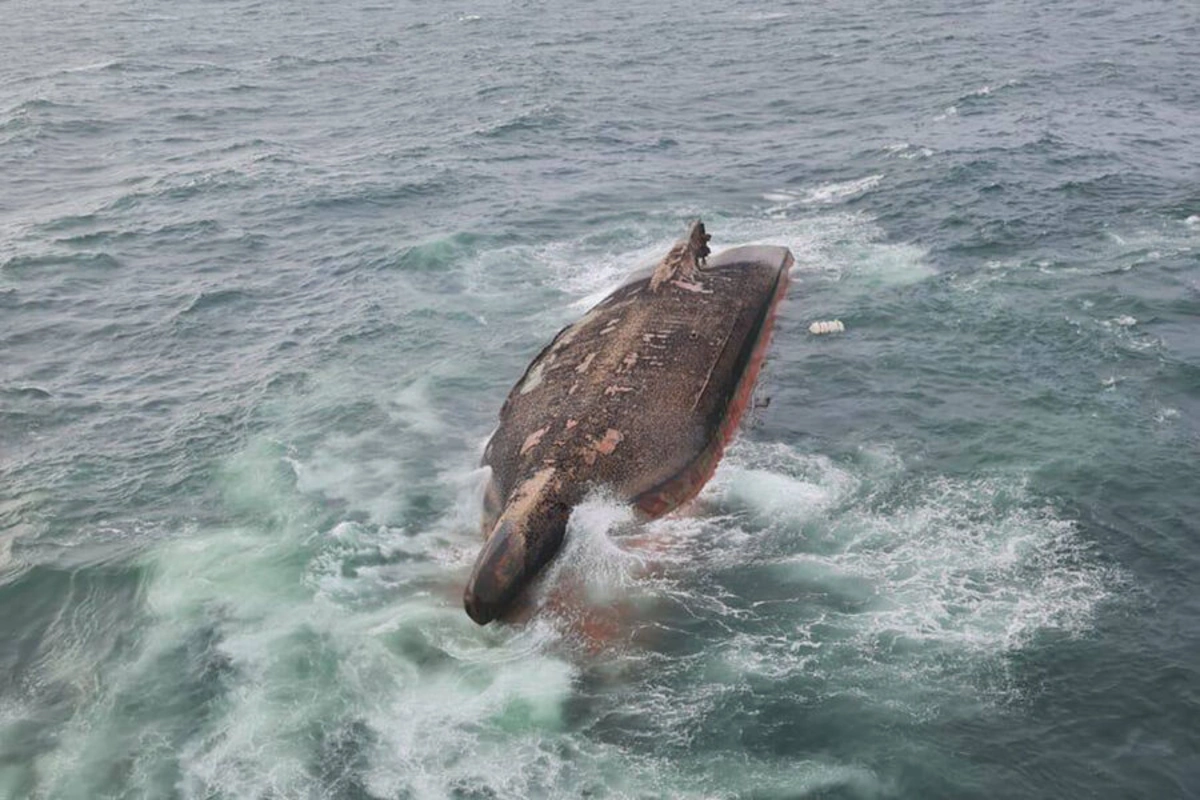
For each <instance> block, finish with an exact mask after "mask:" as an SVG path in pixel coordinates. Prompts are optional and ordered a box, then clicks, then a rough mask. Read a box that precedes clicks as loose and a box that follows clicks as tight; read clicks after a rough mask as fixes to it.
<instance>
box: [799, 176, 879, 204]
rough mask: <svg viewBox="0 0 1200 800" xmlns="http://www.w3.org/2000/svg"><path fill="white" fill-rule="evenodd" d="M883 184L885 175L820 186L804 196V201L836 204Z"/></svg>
mask: <svg viewBox="0 0 1200 800" xmlns="http://www.w3.org/2000/svg"><path fill="white" fill-rule="evenodd" d="M882 182H883V175H868V176H866V177H865V178H859V179H857V180H852V181H842V182H835V183H823V184H821V185H820V186H817V187H815V188H813V189H810V190H809V191H808V192H807V193H806V194H805V195H804V198H803V200H804V202H805V203H810V204H816V203H836V202H838V201H840V200H847V199H849V198H851V197H857V196H858V195H861V194H865V193H866V192H869V191H871V190H872V189H874V188H875V187H876V186H878V185H879V184H880V183H882Z"/></svg>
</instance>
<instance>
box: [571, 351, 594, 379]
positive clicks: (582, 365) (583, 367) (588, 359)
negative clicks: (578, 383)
mask: <svg viewBox="0 0 1200 800" xmlns="http://www.w3.org/2000/svg"><path fill="white" fill-rule="evenodd" d="M595 357H596V354H595V353H588V354H587V355H586V356H584V358H583V361H580V362H579V366H578V367H576V368H575V371H576V372H578V373H579V374H580V375H582V374H583V373H585V372H587V371H588V367H590V366H591V365H592V359H594V358H595Z"/></svg>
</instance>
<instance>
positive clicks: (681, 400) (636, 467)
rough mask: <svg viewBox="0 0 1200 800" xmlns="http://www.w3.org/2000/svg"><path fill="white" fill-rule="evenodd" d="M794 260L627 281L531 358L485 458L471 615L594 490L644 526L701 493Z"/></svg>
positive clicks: (530, 568)
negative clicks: (624, 503)
mask: <svg viewBox="0 0 1200 800" xmlns="http://www.w3.org/2000/svg"><path fill="white" fill-rule="evenodd" d="M792 263H793V260H792V255H791V253H790V252H789V251H788V250H787V249H786V248H782V247H740V248H734V249H731V250H727V251H725V252H723V253H721V254H719V255H717V256H715V257H713V258H712V259H711V260H710V261H709V263H708V265H707V267H706V268H704V269H701V270H700V271H699V272H698V273H695V274H694V275H693V276H692V277H691V278H690V279H688V280H673V281H670V282H669V283H666V284H664V285H661V286H659V287H658V288H657V290H656V291H652V290H651V288H650V279H651V272H650V271H649V270H644V271H642V272H640V273H635V274H634V275H633V276H631V277H630V279H629V280H628V281H626V283H625V284H623V285H622V286H621V287H619V288H618V289H616V290H615V291H614V292H613V293H612V294H610V295H609V296H608V297H607V298H605V299H604V300H603V301H601V302H600V303H599V304H598V305H596V306H595V307H594V308H593V309H592V310H591V311H589V312H588V313H587V314H586V315H585V316H584V317H583V318H582V319H581V320H579V321H578V322H576V323H574V324H572V325H569V326H567V327H566V328H563V329H562V330H561V331H559V333H558V335H557V336H556V337H555V338H554V340H553V341H552V342H550V344H549V345H547V346H546V347H545V348H544V349H543V350H542V352H541V353H539V354H538V356H537V357H536V358H535V359H534V360H533V362H532V363H531V364H530V365H529V367H528V369H526V371H525V374H524V375H523V376H522V377H521V380H519V381H518V382H517V385H516V386H515V387H514V388H513V390H512V392H511V393H510V394H509V396H508V399H507V400H506V401H505V403H504V407H503V408H502V409H501V412H500V425H499V427H498V428H497V429H496V432H495V433H494V434H493V435H492V438H491V440H490V441H489V442H488V445H487V448H486V450H485V452H484V457H483V463H484V464H486V465H487V466H490V467H491V469H492V478H491V482H490V484H489V486H488V489H487V492H486V497H485V501H484V515H483V527H484V532H485V534H486V535H488V540H487V542H486V544H485V545H484V549H483V551H482V552H481V553H480V556H479V559H478V561H477V562H476V565H475V570H474V573H473V574H472V576H471V580H470V582H469V583H468V585H467V589H466V593H465V597H464V601H465V604H466V608H467V612H468V614H470V615H471V617H472V619H474V620H475V621H476V622H479V623H480V624H485V623H487V622H489V621H491V620H492V619H494V618H496V617H498V616H501V615H503V614H505V613H506V612H507V611H508V610H509V608H510V606H511V605H512V604H513V602H514V601H515V600H516V598H517V597H518V596H519V595H520V593H521V592H522V591H523V590H524V589H525V588H527V586H528V584H529V583H530V582H532V581H533V580H534V578H535V577H536V576H537V574H538V573H539V572H540V571H541V570H542V568H544V567H545V566H546V564H548V563H549V562H550V561H551V560H552V559H553V557H554V555H555V554H556V553H557V551H558V550H559V548H560V547H561V544H562V539H563V535H564V533H565V529H566V522H567V519H568V518H569V515H570V510H571V508H573V507H574V506H575V505H576V504H577V503H579V502H580V501H581V500H582V499H583V498H584V496H585V495H586V494H587V493H588V492H589V491H590V490H591V489H593V488H594V487H599V486H605V487H607V488H608V489H609V490H610V491H612V492H613V493H614V494H615V495H616V496H617V497H619V498H621V499H625V500H628V501H629V502H630V503H631V504H633V505H634V506H636V507H637V509H638V510H639V511H640V512H641V514H642V515H644V516H646V517H649V518H652V517H657V516H660V515H662V514H665V513H668V512H669V511H671V510H672V509H674V508H676V507H678V506H679V505H680V504H682V503H684V502H686V501H687V500H689V499H690V498H692V497H694V496H695V495H696V493H697V492H699V491H700V489H701V488H702V487H703V486H704V484H705V482H706V481H707V480H708V479H709V478H710V477H711V476H712V474H713V472H714V470H715V469H716V466H717V463H718V462H719V461H720V458H721V455H722V453H723V452H724V449H725V446H726V445H727V444H728V443H729V441H730V439H731V438H732V437H733V435H734V433H735V432H736V430H737V425H738V422H739V420H740V419H741V417H742V414H743V413H744V411H745V409H746V407H747V405H748V403H749V402H750V397H751V393H752V391H753V387H754V382H755V379H756V378H757V376H758V372H759V369H760V367H761V365H762V361H763V358H764V356H765V353H766V348H767V344H768V342H769V340H770V335H771V330H772V325H773V322H774V318H775V313H776V311H777V308H778V305H779V303H780V302H781V300H782V299H783V297H784V295H785V293H786V291H787V284H788V268H789V267H790V266H791V264H792Z"/></svg>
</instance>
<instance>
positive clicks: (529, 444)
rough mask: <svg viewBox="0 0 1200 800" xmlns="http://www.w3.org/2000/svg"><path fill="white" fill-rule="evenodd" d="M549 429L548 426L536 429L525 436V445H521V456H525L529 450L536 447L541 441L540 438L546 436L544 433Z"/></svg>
mask: <svg viewBox="0 0 1200 800" xmlns="http://www.w3.org/2000/svg"><path fill="white" fill-rule="evenodd" d="M549 429H550V426H548V425H547V426H546V427H544V428H538V429H537V430H536V431H534V432H533V433H531V434H529V435H528V436H526V437H525V443H524V444H522V445H521V455H525V454H526V453H528V452H529V451H530V450H532V449H533V448H535V447H537V446H538V442H540V441H542V437H543V436H545V435H546V431H548V430H549Z"/></svg>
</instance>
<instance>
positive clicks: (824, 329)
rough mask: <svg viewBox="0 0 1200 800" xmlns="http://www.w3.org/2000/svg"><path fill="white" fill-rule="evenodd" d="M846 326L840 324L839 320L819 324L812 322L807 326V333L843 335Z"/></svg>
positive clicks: (824, 321) (823, 321) (828, 320)
mask: <svg viewBox="0 0 1200 800" xmlns="http://www.w3.org/2000/svg"><path fill="white" fill-rule="evenodd" d="M845 330H846V326H845V325H843V324H842V321H841V320H840V319H827V320H821V321H819V322H814V323H813V324H812V325H809V326H808V332H809V333H811V334H814V335H819V334H822V333H844V332H845Z"/></svg>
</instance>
